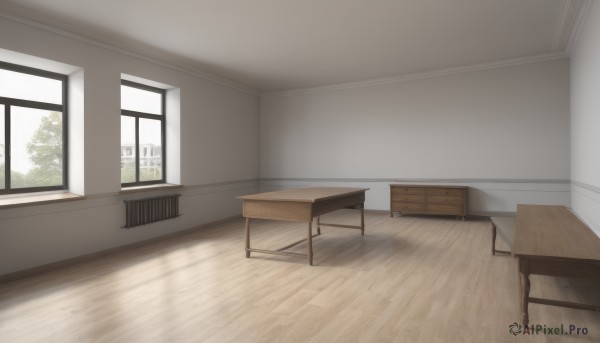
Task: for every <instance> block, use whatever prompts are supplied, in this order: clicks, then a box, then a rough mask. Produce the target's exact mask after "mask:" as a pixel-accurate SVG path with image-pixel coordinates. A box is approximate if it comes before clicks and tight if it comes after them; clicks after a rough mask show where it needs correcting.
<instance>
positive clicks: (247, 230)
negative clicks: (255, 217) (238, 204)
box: [245, 218, 250, 258]
mask: <svg viewBox="0 0 600 343" xmlns="http://www.w3.org/2000/svg"><path fill="white" fill-rule="evenodd" d="M245 250H246V258H249V257H250V218H246V249H245Z"/></svg>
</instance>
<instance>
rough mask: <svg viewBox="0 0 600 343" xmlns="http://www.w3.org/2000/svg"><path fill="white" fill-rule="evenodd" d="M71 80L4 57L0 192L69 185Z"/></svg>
mask: <svg viewBox="0 0 600 343" xmlns="http://www.w3.org/2000/svg"><path fill="white" fill-rule="evenodd" d="M67 79H68V77H67V75H63V74H57V73H53V72H49V71H44V70H40V69H34V68H29V67H24V66H20V65H15V64H10V63H5V62H0V194H10V193H25V192H39V191H49V190H59V189H66V188H67V186H68V185H67V170H68V167H67V151H68V150H67V117H68V116H67V83H68V81H67Z"/></svg>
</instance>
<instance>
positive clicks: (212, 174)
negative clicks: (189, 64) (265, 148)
mask: <svg viewBox="0 0 600 343" xmlns="http://www.w3.org/2000/svg"><path fill="white" fill-rule="evenodd" d="M0 47H2V48H3V49H6V50H10V51H14V52H18V53H22V54H28V55H32V56H37V57H41V58H44V59H49V60H53V61H58V62H61V63H66V64H69V65H73V66H77V67H79V68H81V69H82V70H83V85H84V99H83V101H84V102H83V114H84V116H83V122H81V121H78V125H81V127H82V128H83V130H84V134H83V137H82V142H83V146H79V145H78V146H77V147H76V149H75V152H77V151H79V152H78V153H77V154H76V156H79V162H82V163H81V165H82V168H81V169H77V168H75V169H73V170H79V173H82V171H81V170H83V173H84V174H85V175H84V177H82V176H81V175H75V176H74V177H78V179H81V180H84V181H83V182H85V185H84V186H82V185H78V187H77V191H80V192H81V191H83V192H84V193H85V195H86V196H87V197H88V199H86V200H82V201H76V202H70V203H61V204H52V205H43V206H31V207H24V208H17V209H0V275H1V274H6V273H10V272H14V271H17V270H21V269H25V268H29V267H33V266H38V265H42V264H46V263H50V262H54V261H58V260H62V259H66V258H69V257H74V256H78V255H82V254H86V253H91V252H94V251H99V250H104V249H107V248H111V247H115V246H120V245H124V244H127V243H132V242H136V241H140V240H145V239H148V238H152V237H155V236H159V235H164V234H167V233H170V232H175V231H178V230H182V229H186V228H190V227H194V226H197V225H200V224H203V223H207V222H211V221H216V220H219V219H223V218H226V217H229V216H234V215H238V214H240V213H241V206H240V203H239V202H238V201H237V200H236V199H235V196H237V195H240V194H246V193H252V192H255V191H256V190H257V187H258V185H257V182H256V179H257V178H258V176H259V162H258V159H259V100H258V98H257V97H256V96H254V95H250V94H247V93H244V92H241V91H239V90H236V89H233V88H229V87H226V86H223V85H221V84H217V83H214V82H211V81H208V80H206V79H204V78H200V77H197V76H193V75H190V74H187V73H184V72H181V71H178V70H175V69H171V68H168V67H165V66H162V65H159V64H155V63H152V62H149V61H147V60H145V59H139V58H136V57H133V56H130V55H126V54H123V53H120V52H117V51H114V50H111V49H106V48H102V47H99V46H97V45H93V44H90V43H87V42H84V41H81V40H76V39H73V38H68V37H66V36H64V35H60V34H57V33H53V32H50V31H46V30H43V29H40V28H37V27H34V26H29V25H26V24H22V23H19V22H16V21H13V20H11V19H7V18H4V17H0ZM122 73H124V74H128V75H134V76H138V77H141V78H144V79H149V80H154V81H157V82H160V83H164V84H168V85H172V86H174V87H177V88H179V89H180V100H181V102H180V113H181V116H180V118H179V119H180V127H181V132H180V145H181V152H180V159H181V165H180V180H181V183H182V184H183V185H184V186H185V187H184V188H183V189H181V190H179V191H181V192H182V194H183V195H182V199H181V201H182V203H181V206H182V213H183V214H184V215H183V216H182V217H180V218H178V219H175V220H171V221H167V222H163V223H158V224H153V225H149V226H144V227H139V228H135V229H131V230H124V229H121V226H122V225H123V224H124V205H123V203H122V200H123V199H124V198H132V197H143V196H147V195H155V194H158V193H161V192H151V193H140V194H135V195H130V196H121V195H119V194H118V192H119V191H120V175H119V173H120V169H119V166H120V160H119V159H120V155H119V151H120V148H119V147H120V143H119V142H120V90H119V84H120V78H121V74H122ZM78 75H81V74H78ZM81 149H83V153H81ZM82 157H83V159H84V160H83V161H81V158H82ZM76 158H77V157H76ZM72 162H73V163H79V162H78V161H72ZM162 193H166V192H162Z"/></svg>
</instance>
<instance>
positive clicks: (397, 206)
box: [392, 202, 425, 212]
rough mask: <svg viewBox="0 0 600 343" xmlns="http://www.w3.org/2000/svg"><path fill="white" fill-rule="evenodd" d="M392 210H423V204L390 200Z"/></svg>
mask: <svg viewBox="0 0 600 343" xmlns="http://www.w3.org/2000/svg"><path fill="white" fill-rule="evenodd" d="M392 211H400V212H402V211H407V212H425V204H410V203H403V202H392Z"/></svg>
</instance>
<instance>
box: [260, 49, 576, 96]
mask: <svg viewBox="0 0 600 343" xmlns="http://www.w3.org/2000/svg"><path fill="white" fill-rule="evenodd" d="M567 57H568V55H567V54H566V53H564V52H556V53H549V54H541V55H534V56H527V57H520V58H513V59H509V60H501V61H496V62H490V63H482V64H473V65H468V66H463V67H455V68H447V69H438V70H432V71H427V72H423V73H414V74H404V75H399V76H395V77H384V78H377V79H371V80H365V81H358V82H348V83H340V84H333V85H328V86H319V87H311V88H299V89H292V90H287V91H281V92H280V91H276V92H263V93H261V97H263V98H272V97H282V96H291V95H299V94H309V93H323V92H330V91H337V90H343V89H351V88H364V87H373V86H381V85H386V84H393V83H400V82H405V81H412V80H420V79H428V78H433V77H440V76H448V75H455V74H463V73H470V72H476V71H483V70H490V69H499V68H505V67H511V66H517V65H522V64H528V63H537V62H546V61H553V60H558V59H562V58H567Z"/></svg>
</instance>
